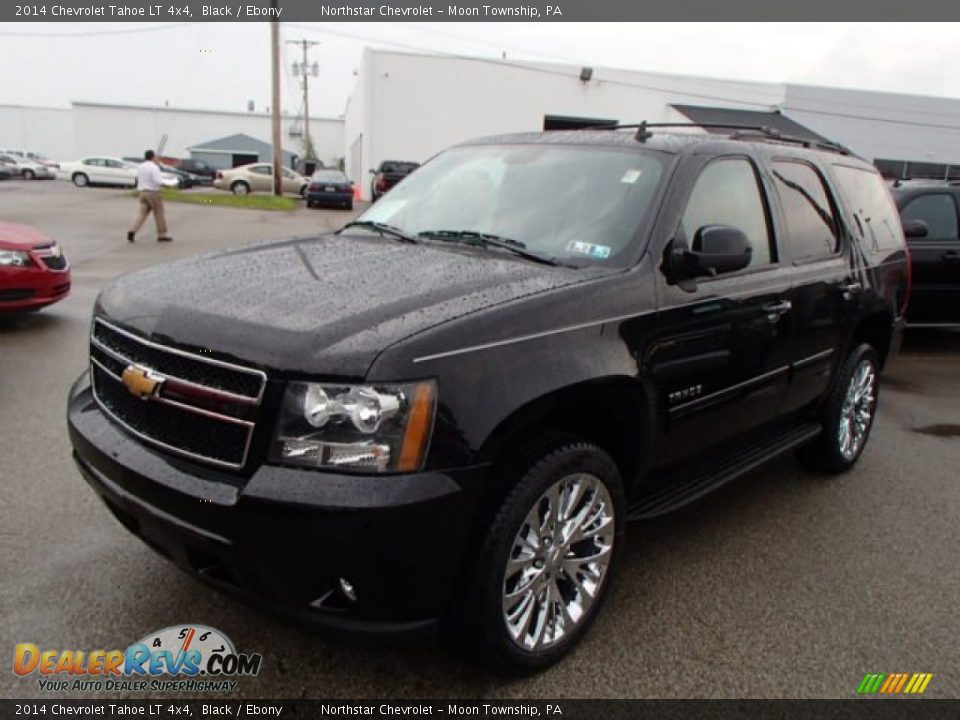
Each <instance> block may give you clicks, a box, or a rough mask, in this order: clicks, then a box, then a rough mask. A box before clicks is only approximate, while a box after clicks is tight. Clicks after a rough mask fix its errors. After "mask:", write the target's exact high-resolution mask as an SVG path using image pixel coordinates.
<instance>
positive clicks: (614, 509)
mask: <svg viewBox="0 0 960 720" xmlns="http://www.w3.org/2000/svg"><path fill="white" fill-rule="evenodd" d="M906 261H907V258H906V254H905V250H904V239H903V233H902V229H901V226H900V222H899V220H898V217H897V212H896V209H895V207H894V205H893V202H892V201H891V198H890V195H889V192H888V190H887V189H886V187H885V186H884V184H883V182H882V180H881V178H880V176H879V175H878V174H877V172H876V171H875V170H874V169H873V168H872V167H871V166H870V165H868V164H867V163H865V162H863V161H861V160H859V159H857V158H855V157H853V156H851V155H850V154H849V153H848V152H847V151H845V150H843V149H842V148H837V147H834V146H827V145H813V144H811V143H805V142H799V141H794V140H792V139H791V138H784V137H780V136H776V135H773V134H772V133H769V132H767V131H762V130H752V131H751V130H743V131H740V132H738V133H734V134H733V135H731V136H725V135H706V134H693V133H687V134H670V133H664V132H661V131H660V130H659V129H658V128H655V127H653V126H641V127H640V129H639V130H637V131H636V132H634V131H633V130H624V129H623V128H621V129H606V130H599V129H598V130H583V131H577V132H556V133H545V134H529V135H515V136H507V137H499V138H491V139H484V140H479V141H475V142H471V143H466V144H464V145H461V146H458V147H454V148H452V149H450V150H447V151H445V152H443V153H441V154H439V155H438V156H437V157H435V158H434V159H432V160H431V161H430V162H428V163H427V164H425V165H424V166H423V167H422V168H420V169H419V170H418V171H417V172H416V173H414V174H413V175H411V176H410V177H409V178H407V180H406V181H405V182H403V183H402V184H401V185H399V186H397V187H396V188H395V189H394V190H393V191H392V192H391V193H390V195H389V196H388V197H385V198H383V199H382V200H381V201H380V202H379V203H377V204H376V205H375V206H372V207H371V208H370V209H369V210H368V211H367V212H366V213H365V214H364V215H362V216H361V217H360V218H359V219H358V220H356V221H354V222H352V223H349V224H348V225H347V226H346V227H344V228H343V229H342V230H341V231H340V232H338V233H334V234H332V235H323V236H318V237H314V238H306V239H305V238H297V239H292V240H287V241H282V242H274V243H268V244H262V245H255V246H252V247H246V248H243V249H237V250H233V251H229V252H222V253H218V254H214V255H209V256H205V257H201V258H197V259H191V260H187V261H180V262H176V263H174V264H172V265H166V266H161V267H155V268H150V269H147V270H143V271H139V272H136V273H133V274H130V275H127V276H124V277H122V278H120V279H118V280H115V281H113V282H112V283H110V284H109V285H108V286H107V287H106V288H105V289H104V290H103V292H102V293H101V295H100V297H99V299H98V301H97V303H96V307H95V310H94V317H93V323H92V329H91V339H90V369H89V372H88V373H84V375H83V376H82V377H81V378H80V379H79V380H78V381H77V382H76V384H75V386H74V387H73V388H72V391H71V394H70V400H69V410H68V415H69V425H70V436H71V440H72V443H73V447H74V451H75V458H76V461H77V463H78V465H79V468H80V470H81V471H82V473H83V475H84V477H85V478H86V479H87V481H88V482H89V483H90V485H91V486H92V487H93V488H94V490H96V492H97V493H98V494H99V495H100V496H101V497H102V498H103V500H104V501H105V502H106V504H107V505H108V506H109V508H110V510H111V511H112V512H113V513H114V514H115V515H116V517H117V518H118V519H119V520H120V521H121V522H122V523H123V524H124V525H125V526H126V527H127V528H129V529H130V530H131V531H132V532H133V533H135V534H136V535H138V536H140V537H141V538H142V539H143V540H144V541H145V542H147V543H148V544H149V545H150V546H151V547H153V548H155V549H156V550H157V551H158V552H160V553H161V554H163V555H164V556H166V557H168V558H170V559H171V560H173V561H174V562H176V563H177V564H178V565H180V566H181V567H183V568H185V569H186V570H188V571H190V572H192V573H195V574H197V575H199V576H200V577H202V578H204V579H206V580H207V581H209V582H211V583H213V584H215V585H217V586H219V587H221V588H223V589H227V590H232V591H234V592H236V593H238V594H240V595H242V596H245V597H247V598H251V599H255V600H258V601H261V602H263V603H265V604H267V605H268V606H270V607H274V608H279V609H283V610H286V611H288V612H290V613H293V614H295V615H298V616H300V617H302V618H305V619H310V620H312V621H314V622H316V623H320V624H323V625H326V626H328V627H331V628H335V629H340V630H348V631H353V632H356V633H365V634H387V635H396V634H406V633H418V632H423V631H430V630H434V629H442V630H444V631H445V632H449V633H450V635H451V636H453V637H459V638H463V639H466V640H468V641H469V643H470V644H469V645H468V647H472V648H473V649H474V652H476V653H477V654H478V655H479V656H480V657H482V658H483V659H484V661H485V662H486V663H487V664H489V666H491V667H492V668H494V669H495V670H498V671H500V672H503V673H522V672H529V671H533V670H536V669H539V668H543V667H546V666H547V665H549V664H550V663H552V662H555V661H556V660H557V659H559V658H560V657H561V656H563V655H564V654H565V653H566V652H568V651H569V650H570V649H571V648H572V646H573V645H574V644H575V643H576V642H577V641H578V640H579V639H580V638H581V637H582V635H583V634H584V632H585V631H586V630H587V628H588V626H589V625H590V623H591V621H592V620H593V619H594V617H595V616H596V614H597V611H598V609H599V606H600V604H601V601H602V600H603V597H604V595H605V594H606V593H607V591H608V590H609V586H610V581H611V577H612V575H613V572H614V570H615V569H616V567H617V558H618V556H619V555H620V553H621V550H622V547H623V543H624V530H625V526H626V523H627V521H629V520H633V519H641V518H649V517H653V516H657V515H660V514H663V513H666V512H668V511H670V510H673V509H675V508H677V507H679V506H682V505H684V504H685V503H688V502H690V501H692V500H694V499H696V498H699V497H701V496H702V495H704V494H705V493H707V492H708V491H710V490H711V489H713V488H715V487H717V486H719V485H721V484H722V483H724V482H727V481H729V480H731V479H732V478H734V477H736V476H737V475H740V474H742V473H744V472H746V471H748V470H750V469H751V468H754V467H756V466H757V465H758V464H760V463H761V462H763V461H766V460H768V459H770V458H772V457H774V456H776V455H778V454H781V453H783V452H786V451H788V450H792V449H796V450H798V455H799V457H800V458H801V459H802V460H803V461H804V462H805V463H807V464H809V465H811V466H814V467H816V468H819V469H821V470H822V471H828V472H840V471H843V470H847V469H848V468H850V467H851V466H852V465H853V464H854V463H855V462H856V461H857V459H858V458H859V456H860V454H861V453H862V452H863V449H864V446H865V445H866V442H867V439H868V437H869V433H870V428H871V424H872V422H873V418H874V415H875V413H876V409H877V391H878V376H879V373H880V371H881V369H882V367H883V365H884V362H885V361H887V360H888V359H889V358H890V356H891V354H892V353H894V352H895V351H896V349H897V346H898V338H899V331H900V325H901V323H902V317H901V314H902V308H903V307H904V304H905V301H906V297H907V289H908V288H907V278H908V276H907V265H906Z"/></svg>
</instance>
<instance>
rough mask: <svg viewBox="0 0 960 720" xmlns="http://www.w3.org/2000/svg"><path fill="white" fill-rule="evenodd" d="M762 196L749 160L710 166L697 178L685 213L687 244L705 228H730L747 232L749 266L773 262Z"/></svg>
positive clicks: (728, 160)
mask: <svg viewBox="0 0 960 720" xmlns="http://www.w3.org/2000/svg"><path fill="white" fill-rule="evenodd" d="M761 193H762V190H761V189H760V181H759V178H757V173H756V171H755V170H754V169H753V164H752V163H751V162H750V161H749V160H746V159H744V158H729V159H723V160H715V161H714V162H712V163H710V164H709V165H707V166H706V167H705V168H704V169H703V171H702V172H701V173H700V177H698V178H697V182H696V184H695V185H694V186H693V191H692V192H691V193H690V199H689V200H688V201H687V209H686V210H684V212H683V220H681V227H682V229H683V234H684V235H685V236H686V238H687V242H688V243H692V242H693V236H694V234H695V233H696V232H697V230H698V229H700V228H701V227H703V226H704V225H730V226H731V227H735V228H737V229H738V230H741V231H742V232H744V233H745V234H746V236H747V239H748V240H749V241H750V245H751V246H753V257H752V258H751V260H750V267H755V266H758V265H768V264H769V263H771V262H773V261H774V259H775V257H774V253H773V252H772V251H771V243H770V229H769V225H768V223H767V212H766V208H765V205H764V200H763V195H762V194H761Z"/></svg>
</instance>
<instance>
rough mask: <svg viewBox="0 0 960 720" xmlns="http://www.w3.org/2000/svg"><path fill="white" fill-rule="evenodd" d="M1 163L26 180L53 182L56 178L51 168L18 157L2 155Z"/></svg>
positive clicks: (0, 157) (0, 155) (0, 154)
mask: <svg viewBox="0 0 960 720" xmlns="http://www.w3.org/2000/svg"><path fill="white" fill-rule="evenodd" d="M0 163H3V164H4V165H6V166H7V167H8V168H9V169H10V170H11V171H12V172H13V174H14V175H16V176H18V177H22V178H23V179H24V180H52V179H53V178H54V177H56V176H55V175H54V173H53V170H52V169H51V168H50V167H48V166H46V165H44V164H42V163H39V162H35V161H33V160H29V159H27V158H23V157H20V156H17V155H13V154H10V155H8V154H6V153H0Z"/></svg>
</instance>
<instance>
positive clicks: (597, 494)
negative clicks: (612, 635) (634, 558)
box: [503, 473, 616, 651]
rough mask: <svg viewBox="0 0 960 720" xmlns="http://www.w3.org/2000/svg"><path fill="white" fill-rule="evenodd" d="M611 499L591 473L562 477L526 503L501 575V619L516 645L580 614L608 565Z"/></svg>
mask: <svg viewBox="0 0 960 720" xmlns="http://www.w3.org/2000/svg"><path fill="white" fill-rule="evenodd" d="M615 526H616V520H615V516H614V507H613V500H612V499H611V497H610V493H609V491H608V490H607V488H606V486H605V485H604V484H603V483H602V482H601V481H600V479H599V478H597V477H595V476H593V475H589V474H586V473H577V474H574V475H568V476H567V477H565V478H563V479H562V480H560V481H559V482H557V483H555V484H554V485H553V486H551V487H550V488H549V489H548V490H547V491H546V492H545V493H543V495H541V496H540V498H539V499H538V500H537V502H536V503H534V505H533V507H532V508H531V509H530V512H529V513H527V517H526V518H525V519H524V521H523V524H522V525H521V527H520V531H519V532H518V533H517V536H516V538H514V541H513V546H512V548H511V550H510V556H509V558H508V559H507V567H506V571H505V573H504V578H503V621H504V623H506V627H507V632H508V634H509V635H510V637H511V638H512V639H513V641H514V643H516V644H517V645H518V646H519V647H521V648H522V649H524V650H528V651H530V650H542V649H544V648H548V647H550V646H552V645H555V644H556V643H558V642H560V641H561V640H562V639H563V638H565V637H566V636H568V635H569V634H570V633H571V632H572V631H573V630H574V629H575V628H576V627H577V626H578V625H579V624H580V623H581V622H582V621H583V620H584V619H585V618H586V617H587V615H588V613H589V610H590V607H591V606H592V605H593V603H594V601H595V600H596V598H597V596H598V594H599V592H600V589H601V587H602V586H603V583H604V581H605V580H606V576H607V571H608V569H609V566H610V560H611V557H612V552H613V541H614V535H615V531H616V527H615Z"/></svg>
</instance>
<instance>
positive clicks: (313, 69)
mask: <svg viewBox="0 0 960 720" xmlns="http://www.w3.org/2000/svg"><path fill="white" fill-rule="evenodd" d="M287 43H288V44H290V45H299V46H300V47H301V48H302V49H303V60H302V62H300V64H299V65H298V64H297V63H294V64H293V74H294V75H299V76H300V79H301V81H302V82H303V153H304V155H305V156H306V157H308V158H315V157H316V156H317V153H316V150H315V149H314V147H313V140H312V139H311V138H310V92H309V88H308V83H307V78H309V77H310V76H311V75H313V77H317V75H319V68H318V67H317V64H316V63H314V64H313V65H312V66H311V65H310V64H309V63H308V62H307V51H308V50H309V49H310V48H311V47H313V46H314V45H319V44H320V43H318V42H314V41H311V40H306V39H303V40H287Z"/></svg>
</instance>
